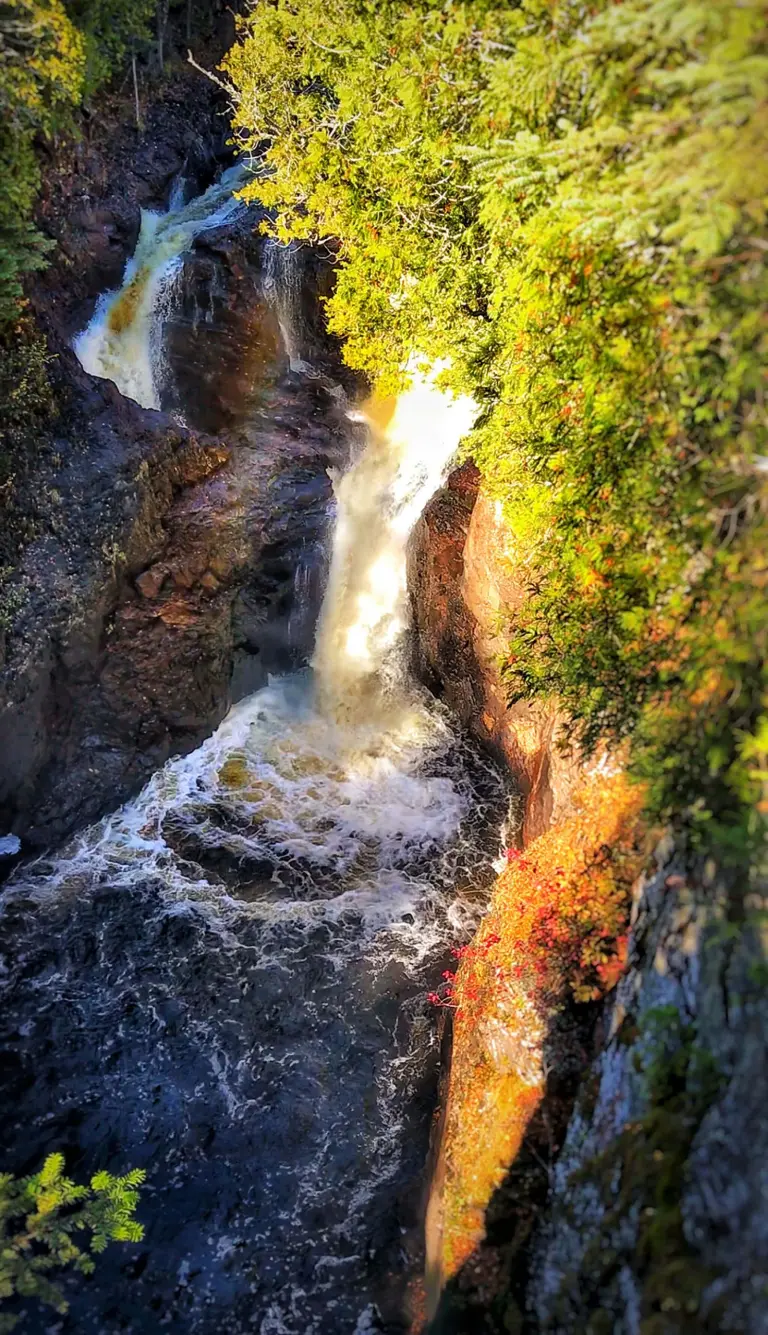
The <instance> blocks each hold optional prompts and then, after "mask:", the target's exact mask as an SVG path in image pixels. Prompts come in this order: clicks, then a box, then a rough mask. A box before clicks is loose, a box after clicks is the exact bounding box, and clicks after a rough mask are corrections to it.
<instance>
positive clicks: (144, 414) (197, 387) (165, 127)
mask: <svg viewBox="0 0 768 1335" xmlns="http://www.w3.org/2000/svg"><path fill="white" fill-rule="evenodd" d="M126 115H127V111H126V107H125V106H122V108H121V107H120V106H117V107H112V106H107V108H106V110H105V115H104V118H103V120H102V121H100V122H99V123H98V124H94V125H93V126H92V127H91V128H90V130H89V131H87V132H86V135H85V138H84V141H83V142H82V143H81V144H79V145H77V146H75V147H74V148H72V149H66V150H63V151H62V159H61V161H60V162H59V163H57V165H56V168H55V170H54V169H52V170H51V172H50V173H49V174H48V177H47V184H46V189H45V192H44V195H43V198H42V201H41V210H40V212H41V223H42V225H43V226H44V227H46V228H47V230H49V231H50V233H51V234H52V235H53V236H55V237H56V238H57V239H59V241H60V245H59V249H58V251H57V252H56V254H55V258H54V262H53V264H52V265H51V267H50V268H49V269H48V270H47V271H46V272H45V274H43V275H42V276H41V277H40V278H39V279H38V280H37V281H36V283H35V285H34V288H33V290H32V293H31V300H32V305H33V308H34V310H35V312H36V316H37V320H38V323H39V325H40V326H41V327H42V328H43V329H44V330H45V331H46V333H47V335H48V340H49V346H50V347H51V349H52V350H53V351H54V353H55V360H54V362H53V363H52V375H53V378H54V381H55V386H56V392H57V398H58V403H59V414H58V418H57V420H56V422H55V424H54V427H53V432H52V439H51V440H50V441H49V442H48V444H47V448H46V449H45V450H44V451H41V454H40V458H39V460H38V461H37V462H36V463H35V465H34V467H35V469H36V472H34V473H33V475H32V476H31V477H29V478H27V479H26V482H25V490H24V491H23V492H19V497H20V499H19V504H20V505H22V506H23V508H24V515H23V516H22V518H24V520H25V523H26V520H27V519H28V518H30V519H31V523H30V532H29V536H28V538H27V539H26V540H25V541H24V542H23V544H22V550H21V551H20V553H19V555H18V560H17V570H16V574H15V576H14V579H13V584H12V587H11V590H10V597H11V604H10V605H11V607H12V611H13V615H12V617H11V618H10V623H11V624H7V623H8V621H9V618H7V617H6V624H5V627H4V629H0V757H2V760H1V761H0V834H5V833H7V832H10V831H13V832H14V833H16V834H18V835H20V836H22V838H23V839H24V841H25V846H26V847H41V846H45V845H48V844H50V843H52V842H55V841H56V840H59V839H61V838H63V837H64V836H66V835H67V834H68V833H69V832H70V831H72V830H73V829H75V828H77V827H78V826H81V825H83V824H84V823H86V822H88V821H90V820H92V819H94V818H95V817H97V816H98V815H100V814H102V813H103V812H104V811H105V810H108V809H110V808H111V807H114V806H115V805H117V804H118V803H119V802H121V801H122V800H124V799H125V798H126V797H128V796H129V795H130V794H131V793H132V792H134V791H135V790H136V789H137V787H138V786H140V784H141V783H142V782H143V781H144V780H145V779H146V777H147V776H148V775H149V774H150V773H151V772H152V771H153V770H154V769H156V768H157V767H158V766H159V765H161V764H162V763H163V762H164V761H165V760H166V759H167V758H168V757H169V756H170V755H173V754H178V753H181V752H184V751H187V750H190V749H191V748H193V747H194V746H196V745H198V744H199V742H200V741H201V740H202V739H203V738H204V737H205V736H206V735H208V734H209V733H210V732H211V730H212V729H213V728H215V727H216V725H217V724H218V723H219V722H220V720H221V718H222V717H223V715H224V713H225V712H226V710H227V708H228V706H229V704H230V703H231V701H232V700H233V699H237V698H240V697H241V696H242V695H244V694H246V693H248V692H249V691H251V690H253V689H256V688H257V687H258V686H260V685H261V684H263V682H264V681H265V680H266V675H267V673H268V672H270V671H281V670H285V669H287V668H291V667H295V666H296V664H297V663H298V662H301V661H302V660H305V659H306V657H307V656H308V653H309V652H310V649H311V641H312V635H313V627H314V614H315V612H316V609H317V605H318V602H319V598H320V596H321V592H322V582H323V575H324V551H325V544H326V537H327V528H328V522H329V512H330V511H329V507H330V502H331V488H330V482H329V478H328V475H327V468H328V466H329V465H330V464H334V465H336V466H338V465H340V464H342V463H343V460H344V458H345V451H346V449H347V441H348V424H347V422H346V419H345V417H344V415H343V406H344V402H345V396H344V391H343V389H342V387H341V384H340V381H341V380H342V379H343V378H344V377H343V374H342V373H341V371H340V368H339V374H338V375H337V376H335V375H334V376H331V374H330V373H331V372H333V373H335V372H336V370H337V368H338V353H337V349H336V346H335V344H334V343H333V342H332V341H330V340H328V341H325V342H324V341H323V338H322V320H321V315H320V309H319V302H318V296H319V295H321V294H322V292H323V291H324V290H325V289H326V287H327V284H328V282H329V281H330V274H329V270H328V266H327V265H326V266H324V265H323V264H322V263H321V262H320V261H319V259H318V258H317V257H316V256H314V255H313V254H312V253H311V252H309V251H303V252H302V253H301V254H300V255H299V256H297V257H296V270H297V273H296V279H297V283H298V284H299V287H300V290H301V293H302V297H301V303H300V309H299V310H298V311H297V319H298V320H299V321H300V323H301V326H302V337H303V339H304V342H305V343H306V344H307V347H308V349H309V352H310V353H311V355H312V357H313V366H314V370H313V373H312V374H311V375H305V376H297V375H292V374H291V373H290V370H289V366H288V358H287V356H286V353H285V350H284V348H283V346H282V342H281V334H280V330H279V327H278V321H277V318H276V315H275V313H274V311H273V310H272V309H271V308H270V305H269V302H268V301H267V299H266V295H265V282H264V274H263V269H264V247H265V242H264V238H263V237H261V236H259V235H258V232H257V225H258V221H259V219H258V214H248V213H246V214H243V213H241V214H240V215H239V217H237V218H236V219H234V220H233V223H232V226H231V227H230V228H228V229H219V231H218V232H217V233H211V234H208V235H207V236H204V237H201V238H200V244H199V245H198V246H197V247H196V248H195V249H194V250H193V251H192V252H191V253H190V255H189V257H188V259H187V260H186V261H185V265H184V271H183V273H182V276H181V280H180V282H179V284H178V290H176V291H175V293H174V302H173V304H172V310H171V312H170V318H169V321H168V325H167V327H166V329H165V337H166V346H167V350H168V361H169V365H170V368H171V382H170V383H169V386H168V392H167V394H166V395H165V397H166V398H167V404H164V406H167V407H168V408H169V409H173V408H175V409H177V410H179V409H182V408H183V409H185V410H186V411H185V412H184V420H185V421H186V422H189V423H190V425H191V428H192V429H187V428H186V427H180V426H177V425H175V424H174V423H173V422H172V421H171V420H170V419H169V418H168V417H167V416H165V415H164V414H161V413H155V412H151V411H146V410H143V409H141V408H140V407H138V406H137V405H136V404H134V403H132V402H131V401H129V400H127V399H124V398H122V397H121V395H120V394H119V393H118V392H117V390H116V389H115V387H114V386H112V385H111V384H109V383H108V382H105V381H99V380H95V379H93V378H91V377H90V376H88V375H86V374H85V373H84V372H83V371H82V369H81V368H80V366H79V364H78V363H77V360H76V358H75V357H74V355H73V353H72V352H71V351H70V349H69V342H70V340H71V338H72V336H73V334H74V333H76V332H77V331H79V329H81V328H82V327H83V326H84V324H85V323H86V321H87V319H88V318H89V317H90V315H91V313H92V310H93V306H94V303H95V300H96V297H97V296H98V295H99V293H100V292H101V291H103V290H104V289H105V288H107V289H108V288H114V287H115V286H117V285H118V284H119V281H120V278H121V275H122V271H123V267H124V264H125V261H126V259H127V258H128V257H129V255H130V253H131V251H132V248H133V246H134V244H135V240H136V236H137V233H138V227H139V215H140V209H141V208H142V207H157V208H163V207H166V206H167V202H168V195H169V191H170V189H171V187H172V185H173V182H174V181H175V180H176V179H177V177H178V175H179V173H183V174H184V176H185V179H186V180H187V181H188V193H189V192H194V191H197V190H201V189H204V188H205V187H206V186H207V185H208V184H209V182H210V180H211V179H212V178H213V176H214V175H215V173H216V172H217V170H219V169H220V168H221V166H222V165H223V164H224V163H225V162H226V159H227V150H226V146H225V138H226V124H225V122H224V121H223V120H222V118H221V116H220V115H219V110H218V107H217V104H216V101H215V98H214V97H213V96H212V94H211V88H210V85H209V84H208V83H207V82H206V81H205V80H204V79H202V78H201V77H200V76H198V75H194V74H192V73H190V74H189V75H187V74H184V75H180V76H177V77H176V78H175V79H173V80H171V81H170V83H169V84H168V85H166V86H165V87H164V89H163V91H162V93H161V95H160V96H159V98H158V100H157V102H156V103H155V104H154V105H152V106H151V107H150V108H149V110H148V113H147V117H146V125H145V129H144V131H143V133H141V134H138V133H137V132H136V130H135V127H133V126H132V125H130V123H129V122H128V123H126V120H125V117H126ZM121 117H122V119H121ZM201 432H205V433H207V434H200V433H201ZM211 433H215V434H211ZM31 511H34V515H33V516H32V515H31ZM2 624H3V623H2V622H0V626H1V625H2ZM6 865H7V864H6Z"/></svg>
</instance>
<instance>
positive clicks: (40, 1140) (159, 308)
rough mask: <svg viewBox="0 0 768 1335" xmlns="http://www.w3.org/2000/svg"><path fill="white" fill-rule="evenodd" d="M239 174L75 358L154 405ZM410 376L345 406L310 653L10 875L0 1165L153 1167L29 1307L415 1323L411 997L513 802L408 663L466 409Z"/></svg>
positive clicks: (321, 1334) (270, 1323) (286, 1332)
mask: <svg viewBox="0 0 768 1335" xmlns="http://www.w3.org/2000/svg"><path fill="white" fill-rule="evenodd" d="M238 180H239V176H238V173H237V170H235V171H234V173H231V174H229V175H228V176H227V177H226V178H224V179H223V180H222V182H221V183H219V184H218V185H216V186H214V187H212V188H211V190H209V191H208V192H207V193H206V195H204V196H203V197H202V199H197V200H193V201H192V202H191V203H188V204H184V202H183V197H175V198H173V199H172V200H171V204H170V207H169V211H168V213H167V214H166V215H163V216H157V215H153V216H148V217H146V218H145V220H144V225H143V227H142V232H141V236H140V239H139V243H138V247H137V252H136V255H135V257H134V260H133V261H132V262H131V264H130V265H129V267H128V270H127V271H126V275H125V280H124V283H123V287H122V289H121V291H120V292H119V293H117V294H107V295H106V296H105V297H104V299H103V300H102V302H101V303H100V305H99V308H98V310H97V312H96V314H95V315H94V318H93V320H92V322H91V324H90V326H89V328H88V330H86V331H85V332H84V334H83V335H82V336H81V337H80V339H79V340H78V343H77V345H76V346H77V351H78V355H79V356H80V357H81V360H82V361H83V363H84V365H85V367H86V369H88V370H89V371H91V372H93V373H96V374H101V375H106V376H108V377H109V378H111V379H113V380H114V381H115V382H116V384H117V385H118V387H119V388H120V389H121V390H122V391H123V392H124V393H126V394H128V395H130V396H131V397H134V398H136V399H137V400H138V401H139V402H141V403H142V404H144V405H145V406H154V407H159V406H161V405H163V406H164V393H165V392H166V391H167V389H168V383H167V382H168V379H169V376H170V377H171V378H172V371H169V366H168V359H167V357H166V356H165V342H166V334H165V330H166V325H167V322H168V320H169V319H170V318H171V317H172V314H173V302H174V289H175V284H176V279H177V276H178V274H179V272H180V271H181V269H182V268H183V265H184V262H185V256H188V254H189V252H190V249H191V247H193V245H194V242H195V239H196V238H197V237H199V236H200V234H201V232H203V231H205V229H206V228H210V227H214V226H222V225H223V224H226V222H227V220H228V219H231V218H233V217H234V216H236V215H238V212H239V210H240V209H241V208H242V206H240V205H239V204H238V203H237V202H236V201H235V200H234V198H233V196H232V189H233V186H236V184H237V182H238ZM267 254H269V251H267ZM265 269H266V272H265V292H266V293H267V294H268V296H269V295H270V294H271V300H272V302H273V313H274V316H275V320H276V323H277V325H278V327H279V330H280V339H281V341H282V352H281V357H280V358H278V361H279V366H276V368H275V370H274V375H275V376H283V377H284V378H285V377H288V378H290V377H294V378H296V377H298V378H301V377H311V376H312V375H313V374H314V372H313V368H312V364H311V359H310V357H309V356H307V355H306V352H305V350H304V349H303V348H302V346H301V330H300V328H296V326H295V323H293V315H292V312H294V311H295V308H296V301H295V281H296V277H295V269H294V268H293V267H292V265H291V263H290V259H289V257H287V256H286V254H279V255H276V256H275V255H273V258H272V260H271V261H269V262H268V263H267V264H266V266H265ZM412 371H413V375H412V383H411V387H410V389H408V390H406V391H405V392H404V393H403V394H402V395H401V396H400V398H399V399H398V400H397V401H396V402H392V403H385V404H382V403H374V404H368V405H355V404H351V403H349V404H347V406H346V409H345V411H346V413H347V417H348V420H349V428H350V447H349V454H350V462H349V466H348V467H347V468H346V470H345V471H341V470H340V471H339V474H338V475H335V476H334V478H333V484H334V491H335V518H334V522H333V525H332V530H331V532H332V538H331V542H330V551H329V553H328V560H327V567H328V573H327V578H326V581H325V593H324V598H323V601H322V608H321V610H320V615H319V620H318V623H317V632H316V637H315V645H314V650H313V653H312V656H311V661H308V662H305V663H303V664H299V665H297V668H296V670H295V671H293V672H291V673H289V674H288V675H285V676H281V677H272V678H270V680H269V682H268V684H267V685H265V686H264V687H263V688H262V689H260V690H258V691H256V692H255V693H254V694H252V695H250V696H248V697H247V698H245V699H244V700H241V701H240V702H239V703H238V704H237V705H235V706H234V708H233V709H232V710H231V711H230V713H229V714H228V716H227V718H226V719H225V720H224V722H223V723H222V725H221V726H220V727H219V729H218V730H217V731H216V733H215V734H214V735H213V736H212V737H211V738H209V740H208V741H206V742H205V743H204V744H203V745H202V746H201V747H200V748H199V749H198V750H197V751H195V752H194V753H193V754H191V755H188V756H186V757H184V758H180V759H174V760H171V761H170V762H169V763H168V764H167V765H166V766H165V767H164V768H163V769H162V770H161V771H159V772H158V773H156V774H155V775H154V776H153V777H152V779H151V780H150V782H149V783H148V784H147V785H146V787H145V788H144V789H143V791H142V792H141V793H140V794H139V795H138V796H137V797H136V798H135V800H133V801H131V802H129V803H127V804H126V805H125V806H124V807H122V808H121V809H120V810H119V811H117V812H115V813H113V814H111V815H110V816H108V817H107V818H105V819H104V820H102V821H101V822H99V823H98V824H96V825H94V826H92V827H91V828H88V829H86V830H84V831H81V832H80V833H79V834H78V835H77V836H76V837H75V838H74V839H73V840H72V841H71V842H70V843H69V844H68V845H67V846H66V847H65V848H63V849H61V850H59V851H57V853H56V854H55V855H47V856H45V857H43V858H41V859H39V860H38V861H37V862H35V863H33V864H26V865H22V866H21V867H19V868H18V869H17V870H16V871H15V873H14V874H13V877H12V878H11V880H10V881H9V882H8V883H7V885H6V887H5V889H4V892H3V896H2V917H1V918H0V932H1V940H0V946H1V949H2V972H1V973H0V991H1V992H2V997H1V1000H2V1008H1V1011H0V1014H1V1016H2V1018H1V1019H0V1027H1V1030H2V1035H1V1036H2V1043H1V1051H0V1057H1V1059H2V1061H1V1065H0V1079H1V1082H2V1085H1V1090H2V1103H3V1108H4V1125H5V1166H8V1167H10V1168H11V1169H12V1170H13V1171H31V1170H33V1169H34V1168H36V1167H37V1166H38V1165H39V1162H40V1160H41V1158H42V1156H43V1155H44V1154H45V1153H47V1152H49V1151H51V1150H53V1149H59V1148H60V1149H63V1150H64V1151H65V1153H66V1155H67V1166H68V1169H69V1170H70V1171H71V1172H72V1173H74V1174H76V1175H78V1176H82V1175H84V1174H88V1173H90V1172H92V1171H94V1170H95V1169H96V1168H97V1167H107V1168H109V1169H110V1170H111V1171H113V1172H121V1171H125V1170H126V1169H127V1168H128V1167H133V1166H141V1167H144V1168H146V1170H147V1174H148V1178H147V1186H146V1188H145V1190H144V1192H143V1195H142V1202H141V1206H140V1209H139V1217H140V1218H141V1220H142V1222H143V1223H144V1224H145V1225H146V1236H145V1239H144V1242H143V1243H142V1244H140V1245H138V1246H136V1247H133V1248H121V1247H117V1246H113V1247H112V1248H110V1249H109V1251H108V1252H107V1253H106V1254H105V1255H104V1257H102V1258H100V1260H99V1262H98V1264H97V1269H96V1274H95V1275H94V1276H93V1277H92V1278H86V1279H84V1278H82V1277H79V1276H75V1277H68V1278H66V1280H65V1281H64V1286H65V1289H66V1293H67V1297H68V1298H69V1300H70V1303H71V1308H70V1312H69V1315H68V1316H66V1317H64V1318H58V1317H53V1316H52V1314H51V1313H50V1311H48V1310H45V1311H43V1310H40V1311H36V1310H30V1311H29V1313H28V1315H27V1317H26V1318H25V1323H24V1327H23V1329H24V1330H27V1331H33V1332H43V1331H54V1330H55V1331H61V1332H62V1333H66V1335H69V1332H75V1331H76V1332H81V1333H82V1335H96V1332H98V1333H99V1335H101V1333H102V1332H105V1333H106V1332H109V1333H110V1335H111V1333H112V1332H136V1333H137V1335H139V1333H141V1335H149V1333H150V1332H161V1331H166V1330H172V1331H178V1332H189V1335H192V1333H193V1332H194V1333H195V1335H197V1333H200V1335H214V1332H215V1333H216V1335H220V1333H221V1332H223V1331H226V1332H227V1335H239V1332H259V1335H353V1332H357V1333H358V1335H362V1332H365V1331H386V1332H390V1333H391V1335H394V1333H395V1332H399V1331H406V1330H408V1329H410V1328H411V1317H410V1315H409V1310H408V1308H409V1301H410V1299H409V1286H410V1287H412V1286H413V1284H414V1281H415V1277H416V1275H417V1273H418V1268H419V1265H420V1261H421V1246H422V1244H421V1216H422V1209H423V1192H424V1164H425V1159H426V1154H427V1148H428V1139H429V1127H430V1123H431V1119H432V1115H433V1112H434V1106H435V1092H436V1073H437V1056H438V1054H437V1023H436V1016H435V1014H434V1012H433V1010H432V1008H431V1007H430V1005H429V1003H428V1002H427V1000H426V993H427V991H428V990H429V989H430V988H432V987H434V986H435V985H436V982H437V981H438V980H439V978H440V973H441V970H442V969H444V968H445V967H446V965H447V963H448V960H449V948H450V946H451V945H452V944H455V943H456V942H458V941H462V940H465V939H466V938H467V935H468V933H469V932H470V930H471V927H472V924H473V923H474V922H475V921H476V919H477V916H478V913H479V911H480V909H481V905H482V903H483V899H484V895H485V892H486V889H487V886H488V883H489V880H490V877H491V874H492V862H493V859H494V857H495V855H496V854H497V850H498V842H499V835H498V831H499V828H500V825H501V822H502V820H503V817H504V814H505V811H506V803H507V795H506V792H505V785H504V781H503V780H502V778H501V777H500V776H499V774H498V773H497V772H496V770H495V769H494V767H493V766H492V765H491V763H490V762H489V761H488V760H487V759H486V758H484V757H483V756H482V755H481V754H480V753H478V752H477V750H476V749H475V748H474V747H473V746H472V745H471V744H470V743H469V742H468V741H467V740H466V739H465V738H464V737H462V736H461V734H460V732H459V731H458V729H457V727H456V726H455V725H454V723H453V721H452V720H451V718H450V716H449V715H448V714H447V713H446V711H445V710H444V709H443V708H442V707H441V706H440V705H439V704H438V703H437V702H435V701H434V700H433V699H431V697H429V696H428V695H427V694H426V693H425V692H424V691H423V690H422V688H421V687H420V686H419V685H418V684H417V683H416V682H414V681H413V680H412V678H411V676H410V671H409V651H408V620H409V618H408V594H407V589H406V583H405V552H406V545H407V541H408V536H409V533H410V531H411V529H412V527H413V525H414V523H415V521H416V519H417V518H418V516H419V514H420V513H421V511H422V509H423V507H424V505H425V504H426V502H427V501H428V500H429V498H430V496H431V495H432V494H433V493H434V491H435V490H436V488H437V487H439V485H440V484H441V481H442V479H443V478H444V476H445V474H446V472H447V469H448V467H449V465H450V461H451V459H452V457H453V455H454V453H455V451H456V448H457V446H458V443H459V441H460V439H461V437H462V436H463V435H464V434H465V433H466V431H467V430H468V429H469V427H470V425H471V423H472V420H473V417H474V413H475V409H474V405H473V404H472V403H471V402H469V401H467V400H461V399H458V400H456V399H452V398H450V397H449V396H447V395H446V394H445V393H443V392H441V391H440V390H438V389H437V388H436V386H435V384H434V375H433V373H430V372H428V371H426V370H424V369H421V370H420V369H418V367H417V366H416V364H415V363H414V366H413V368H412ZM177 398H178V393H177ZM183 408H184V405H183V404H181V413H182V415H183ZM296 589H297V598H298V599H299V600H300V598H301V579H297V581H296Z"/></svg>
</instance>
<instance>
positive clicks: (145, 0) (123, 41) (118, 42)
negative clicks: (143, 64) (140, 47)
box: [64, 0, 155, 97]
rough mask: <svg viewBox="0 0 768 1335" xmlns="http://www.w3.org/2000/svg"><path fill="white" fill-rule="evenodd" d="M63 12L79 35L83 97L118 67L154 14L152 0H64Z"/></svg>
mask: <svg viewBox="0 0 768 1335" xmlns="http://www.w3.org/2000/svg"><path fill="white" fill-rule="evenodd" d="M64 4H65V8H66V10H67V13H68V15H69V17H70V19H71V20H72V22H73V23H74V24H75V26H76V27H77V29H78V30H79V31H80V32H81V33H82V34H83V37H84V40H85V49H86V71H85V82H84V89H83V93H84V95H85V96H86V97H88V96H90V95H91V94H92V93H93V92H95V91H96V89H97V88H98V86H99V85H100V84H102V83H104V82H105V80H107V79H108V78H109V77H110V75H112V74H113V73H114V71H115V70H117V69H119V68H120V66H121V64H122V63H123V61H124V59H125V56H126V54H127V53H128V51H130V49H131V47H132V46H134V45H135V44H136V43H138V42H141V41H143V40H144V39H145V38H146V36H147V32H148V30H149V25H150V22H151V20H152V17H153V15H154V13H155V0H64Z"/></svg>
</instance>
